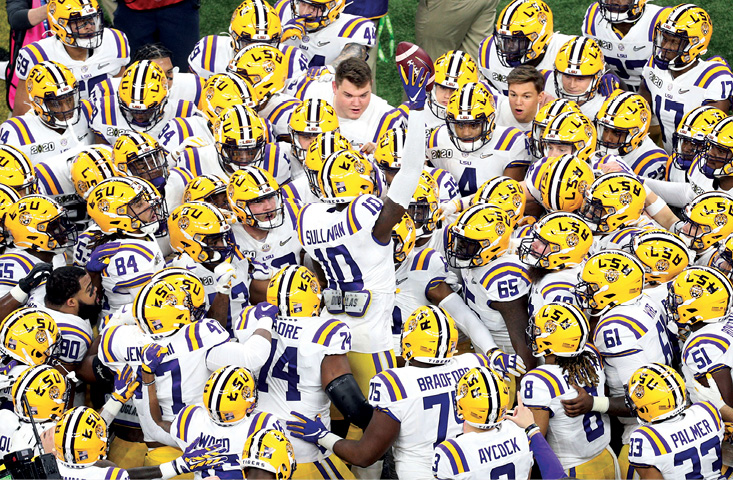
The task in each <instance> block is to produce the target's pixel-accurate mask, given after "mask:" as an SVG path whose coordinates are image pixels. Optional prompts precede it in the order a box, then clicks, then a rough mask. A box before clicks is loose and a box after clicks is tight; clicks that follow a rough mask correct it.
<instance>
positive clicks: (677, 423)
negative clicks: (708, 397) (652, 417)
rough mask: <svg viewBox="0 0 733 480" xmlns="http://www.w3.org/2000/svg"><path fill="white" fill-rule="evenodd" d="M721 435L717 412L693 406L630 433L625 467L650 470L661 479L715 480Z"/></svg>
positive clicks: (703, 405)
mask: <svg viewBox="0 0 733 480" xmlns="http://www.w3.org/2000/svg"><path fill="white" fill-rule="evenodd" d="M723 433H724V428H723V421H722V419H721V418H720V413H719V412H718V409H717V408H715V406H713V405H712V404H711V403H708V402H700V403H695V404H693V405H692V406H691V407H690V408H688V409H687V410H685V411H684V412H683V413H681V414H680V415H678V416H676V417H673V418H671V419H669V420H666V421H663V422H658V423H654V424H649V425H644V426H641V427H638V428H637V429H636V430H634V432H633V433H632V434H631V443H630V444H629V463H630V464H631V466H633V467H636V468H646V467H654V468H656V469H657V470H659V471H660V472H661V474H662V477H663V478H665V479H683V478H702V479H706V480H713V479H718V478H720V469H721V466H722V464H723V459H722V456H721V442H722V440H723Z"/></svg>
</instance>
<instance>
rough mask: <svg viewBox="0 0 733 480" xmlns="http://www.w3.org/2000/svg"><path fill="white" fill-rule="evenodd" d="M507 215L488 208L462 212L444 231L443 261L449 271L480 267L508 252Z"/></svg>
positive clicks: (485, 206)
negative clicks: (451, 268) (446, 263)
mask: <svg viewBox="0 0 733 480" xmlns="http://www.w3.org/2000/svg"><path fill="white" fill-rule="evenodd" d="M511 222H512V221H511V219H510V218H509V215H508V214H507V213H506V212H505V211H504V210H502V209H501V208H499V207H497V206H494V205H491V204H486V205H483V204H479V205H474V206H473V207H471V208H469V209H468V210H465V211H463V212H462V213H461V214H460V215H459V216H458V218H457V219H456V220H455V222H453V223H452V224H451V225H449V226H448V227H447V228H446V230H445V240H444V241H445V258H446V261H447V262H448V265H450V266H451V267H453V268H474V267H481V266H483V265H486V264H488V263H489V262H491V261H493V260H495V259H497V258H499V257H500V256H502V255H503V254H504V253H505V252H506V251H507V250H508V249H509V240H510V239H511V236H512V231H513V229H512V226H511Z"/></svg>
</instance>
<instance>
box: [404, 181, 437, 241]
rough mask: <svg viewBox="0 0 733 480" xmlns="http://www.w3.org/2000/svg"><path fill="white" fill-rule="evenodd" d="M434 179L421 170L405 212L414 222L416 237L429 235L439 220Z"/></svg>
mask: <svg viewBox="0 0 733 480" xmlns="http://www.w3.org/2000/svg"><path fill="white" fill-rule="evenodd" d="M436 187H437V185H436V184H435V179H434V178H433V177H432V175H430V173H428V172H426V171H423V172H422V174H421V176H420V180H419V181H418V183H417V188H416V189H415V193H413V194H412V201H411V202H410V206H409V207H408V208H407V213H408V215H410V218H412V220H413V222H414V223H415V228H416V229H417V230H416V234H417V238H418V239H421V238H428V237H430V236H431V235H432V234H433V232H434V231H435V228H436V227H437V225H438V222H439V221H440V212H439V211H438V209H439V207H440V200H439V195H438V190H437V188H436Z"/></svg>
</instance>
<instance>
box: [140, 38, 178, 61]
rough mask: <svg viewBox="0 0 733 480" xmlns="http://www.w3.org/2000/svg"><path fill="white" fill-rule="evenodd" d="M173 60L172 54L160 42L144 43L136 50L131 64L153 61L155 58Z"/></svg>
mask: <svg viewBox="0 0 733 480" xmlns="http://www.w3.org/2000/svg"><path fill="white" fill-rule="evenodd" d="M166 57H167V58H173V52H172V51H171V50H170V49H169V48H168V47H166V46H165V45H163V44H162V43H160V42H156V43H146V44H145V45H143V46H142V47H140V48H138V49H137V51H136V52H135V55H134V56H133V57H132V60H131V61H132V62H137V61H140V60H155V59H157V58H166Z"/></svg>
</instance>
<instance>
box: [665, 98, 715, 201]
mask: <svg viewBox="0 0 733 480" xmlns="http://www.w3.org/2000/svg"><path fill="white" fill-rule="evenodd" d="M726 116H727V115H726V114H725V113H723V111H722V110H719V109H717V108H715V107H711V106H707V105H703V106H700V107H697V108H694V109H692V110H690V111H689V112H687V113H686V114H685V116H684V117H682V120H681V121H680V124H679V125H678V126H677V131H676V132H675V133H674V134H673V135H672V146H673V148H674V150H673V151H672V155H670V160H671V161H670V163H669V166H668V167H667V175H666V176H665V178H664V180H667V181H669V182H677V183H686V182H687V175H688V171H689V170H690V167H691V166H692V162H693V161H694V160H695V157H696V156H698V155H699V154H701V153H702V152H703V147H704V146H705V138H706V137H707V136H708V134H709V133H711V132H712V131H713V128H715V126H716V125H717V124H718V122H720V121H721V120H722V119H724V118H725V117H726ZM656 186H657V184H656V183H655V184H653V185H652V187H653V188H656ZM657 193H658V194H659V193H663V191H662V190H660V192H657ZM660 196H661V195H660ZM670 201H671V200H670ZM670 201H668V202H667V203H670Z"/></svg>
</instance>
